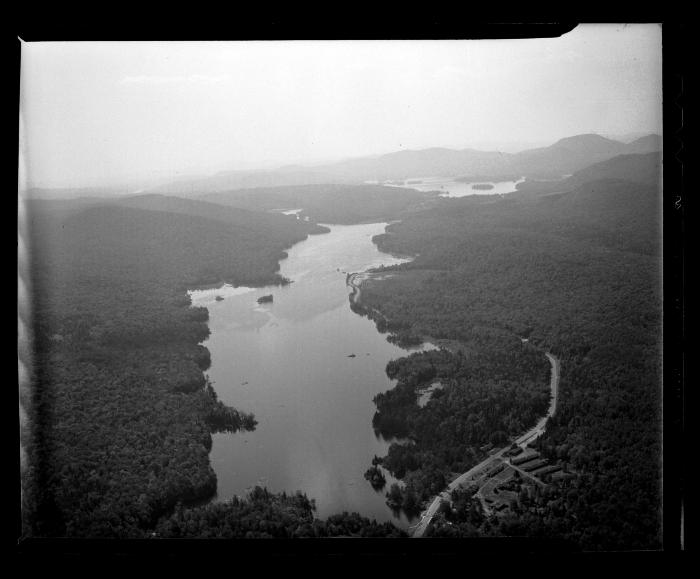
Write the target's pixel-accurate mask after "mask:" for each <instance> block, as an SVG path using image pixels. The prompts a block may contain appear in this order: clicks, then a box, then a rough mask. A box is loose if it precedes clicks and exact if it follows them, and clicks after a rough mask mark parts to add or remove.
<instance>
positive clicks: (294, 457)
mask: <svg viewBox="0 0 700 579" xmlns="http://www.w3.org/2000/svg"><path fill="white" fill-rule="evenodd" d="M385 226H386V224H385V223H373V224H363V225H352V226H336V225H333V226H329V227H330V228H331V232H330V233H327V234H322V235H313V236H310V237H309V238H308V239H307V240H305V241H303V242H301V243H298V244H297V245H295V246H294V247H292V248H291V249H290V250H288V254H289V257H288V258H287V259H285V260H283V261H282V262H280V266H281V269H280V273H281V274H282V275H283V276H286V277H288V278H289V279H291V280H293V283H292V284H291V285H289V286H286V287H278V286H270V287H265V288H255V289H252V288H245V287H239V288H233V287H231V286H225V287H223V288H219V289H209V290H199V291H193V292H191V295H192V303H193V305H200V306H205V307H207V308H208V309H209V327H210V329H211V336H210V337H209V338H208V340H207V341H206V342H204V345H205V346H206V347H207V348H208V349H209V350H210V352H211V358H212V365H211V368H210V369H209V371H208V374H209V377H210V378H211V380H212V381H213V382H214V388H215V389H216V391H217V393H218V395H219V398H220V399H221V400H222V401H224V402H225V403H227V404H230V405H231V406H234V407H236V408H238V409H240V410H243V411H246V412H252V413H254V414H255V417H256V419H257V420H258V425H257V428H256V430H255V431H254V432H246V433H235V434H216V435H214V437H213V447H212V451H211V455H210V456H211V462H212V466H213V468H214V470H215V471H216V474H217V478H218V491H217V498H218V500H225V499H227V498H230V497H232V496H234V495H238V496H243V495H245V493H246V491H247V490H249V489H250V488H251V487H252V486H254V485H256V484H259V485H264V486H267V488H268V489H270V490H271V491H275V492H278V491H287V492H294V491H296V490H301V491H303V492H305V493H306V494H307V495H308V496H309V497H310V498H313V499H315V500H316V505H317V512H316V515H317V516H318V517H320V518H326V517H327V516H328V515H331V514H334V513H339V512H342V511H349V512H352V511H357V512H359V513H360V514H362V515H364V516H367V517H370V518H375V519H377V520H378V521H388V520H391V521H393V522H394V523H395V524H396V525H397V526H400V527H404V528H405V527H406V526H407V525H408V521H407V520H406V519H405V517H403V516H401V517H397V516H396V515H394V514H393V513H392V512H391V510H390V509H389V508H388V507H387V506H386V504H385V502H384V501H385V497H384V493H385V492H386V491H387V490H388V487H389V485H390V484H391V483H392V482H394V479H393V478H392V477H390V476H389V475H388V473H386V472H385V475H386V476H387V487H386V489H384V491H382V492H379V493H377V492H375V491H374V490H373V489H372V487H371V486H370V484H369V482H368V481H366V480H365V479H364V476H363V475H364V472H365V471H366V470H367V469H368V468H369V467H370V465H371V461H372V458H373V457H374V455H378V456H383V455H385V454H386V452H387V449H388V446H389V442H387V441H385V440H383V439H381V438H378V437H377V436H375V434H374V431H373V429H372V416H373V415H374V412H375V410H376V407H375V405H374V403H373V402H372V398H373V397H374V396H375V395H376V394H377V393H379V392H384V391H386V390H389V389H390V388H392V387H393V385H394V383H393V382H392V381H390V380H389V379H388V378H387V376H386V373H385V368H386V364H387V362H388V361H389V360H391V359H395V358H399V357H401V356H405V355H407V354H408V353H409V351H408V350H405V349H403V348H399V347H398V346H395V345H393V344H390V343H389V342H387V341H386V335H383V334H380V333H379V332H377V330H376V326H375V324H374V322H372V321H371V320H369V319H367V318H365V317H362V316H359V315H357V314H355V313H354V312H352V310H351V309H350V303H349V299H348V296H349V294H350V288H349V287H347V286H346V283H345V279H346V273H345V272H358V271H363V270H366V269H368V268H371V267H377V266H379V265H382V264H384V265H391V264H395V263H401V262H403V261H406V260H405V259H399V258H395V257H392V256H390V255H387V254H384V253H381V252H380V251H379V250H378V249H377V247H376V246H375V245H374V244H373V243H372V237H373V236H374V235H377V234H379V233H383V232H384V229H385ZM267 294H272V295H273V300H274V301H273V302H272V303H266V304H258V303H257V298H258V297H260V296H262V295H267ZM216 296H221V297H223V298H224V300H223V301H216V299H215V298H216ZM432 347H433V346H431V345H424V346H422V347H420V348H414V349H412V350H411V351H415V350H417V349H428V348H432ZM351 354H355V357H349V356H350V355H351Z"/></svg>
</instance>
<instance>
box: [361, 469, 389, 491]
mask: <svg viewBox="0 0 700 579" xmlns="http://www.w3.org/2000/svg"><path fill="white" fill-rule="evenodd" d="M365 478H366V479H367V480H368V481H369V483H370V484H371V485H372V488H373V489H374V490H375V491H380V490H382V489H383V488H384V487H385V486H386V477H385V476H384V474H383V473H382V471H381V470H380V469H379V467H378V466H377V465H375V464H373V465H372V466H371V467H369V468H368V469H367V472H365Z"/></svg>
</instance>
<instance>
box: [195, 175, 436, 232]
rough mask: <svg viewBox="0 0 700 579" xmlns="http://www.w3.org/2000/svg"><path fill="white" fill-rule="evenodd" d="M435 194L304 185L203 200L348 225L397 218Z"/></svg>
mask: <svg viewBox="0 0 700 579" xmlns="http://www.w3.org/2000/svg"><path fill="white" fill-rule="evenodd" d="M435 195H436V194H432V195H431V194H430V193H423V192H420V191H416V190H415V189H405V188H401V187H383V186H381V185H304V186H300V187H270V188H262V187H261V188H257V189H240V190H235V191H227V192H223V193H210V194H207V195H203V196H202V199H204V200H206V201H211V202H213V203H218V204H221V205H228V206H232V207H238V208H243V209H252V210H272V209H303V212H302V213H301V216H302V217H308V218H309V219H310V220H311V221H316V222H318V223H338V224H346V225H347V224H352V223H362V222H366V221H382V220H390V219H395V218H396V217H397V216H399V215H400V214H401V212H403V211H405V210H406V209H408V208H409V207H411V206H413V205H415V204H416V203H419V202H421V201H423V200H425V199H429V198H431V197H434V196H435Z"/></svg>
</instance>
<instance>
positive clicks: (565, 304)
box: [361, 156, 661, 549]
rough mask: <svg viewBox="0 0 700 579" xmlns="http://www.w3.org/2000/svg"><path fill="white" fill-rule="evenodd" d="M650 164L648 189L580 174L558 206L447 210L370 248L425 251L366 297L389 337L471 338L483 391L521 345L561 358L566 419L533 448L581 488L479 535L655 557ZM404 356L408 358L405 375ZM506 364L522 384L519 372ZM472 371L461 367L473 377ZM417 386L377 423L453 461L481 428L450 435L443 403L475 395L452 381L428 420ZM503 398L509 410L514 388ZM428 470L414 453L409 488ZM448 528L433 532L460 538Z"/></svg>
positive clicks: (656, 429) (656, 415) (656, 424)
mask: <svg viewBox="0 0 700 579" xmlns="http://www.w3.org/2000/svg"><path fill="white" fill-rule="evenodd" d="M647 159H648V160H649V162H650V163H651V166H650V167H647V170H646V173H645V174H646V175H647V176H648V177H649V178H648V179H645V181H647V182H646V183H644V184H643V183H639V182H633V181H630V180H625V179H620V178H616V179H612V180H611V179H609V176H610V175H611V174H612V173H615V172H616V173H617V174H618V175H619V174H622V173H624V172H625V171H626V170H627V169H626V168H625V167H621V166H618V167H616V168H615V171H612V169H611V167H610V166H609V165H608V166H606V167H603V169H605V170H591V171H587V172H582V173H581V174H582V175H584V176H585V177H586V178H587V179H589V180H587V181H585V182H583V183H580V184H578V186H577V187H575V188H573V189H572V190H570V191H568V192H564V193H560V194H557V195H549V196H541V197H537V198H535V199H529V198H527V197H522V196H518V195H510V196H506V197H504V198H499V199H484V198H462V199H446V200H444V202H440V203H439V204H437V205H436V206H435V207H433V208H431V209H428V210H426V211H423V212H420V213H416V214H414V215H412V216H408V217H406V218H405V219H404V220H403V222H402V223H398V224H394V225H391V226H389V228H388V231H387V233H386V234H384V235H380V236H377V237H376V238H375V240H376V242H377V243H378V245H379V247H380V248H381V249H383V250H385V251H393V252H397V253H403V254H405V253H410V254H414V255H417V257H416V259H415V260H414V261H413V262H411V263H407V264H402V265H400V266H395V267H393V268H390V269H391V270H392V274H393V275H391V276H390V277H388V278H386V279H382V280H381V281H379V280H376V279H370V280H368V281H367V282H365V283H364V284H363V287H362V300H361V303H362V304H363V306H364V307H366V308H374V309H377V310H379V311H381V313H382V314H383V315H385V316H386V317H387V318H388V320H389V322H388V323H386V322H384V321H380V322H379V323H380V325H382V326H384V327H385V328H386V329H389V330H390V331H392V332H394V333H395V334H397V335H398V337H399V338H400V339H403V340H406V341H409V342H410V341H414V340H415V339H416V337H418V336H432V337H434V338H441V339H449V340H457V341H459V342H462V343H463V344H465V345H466V347H467V348H468V350H469V351H470V352H471V355H472V356H473V360H479V359H480V360H483V362H482V364H483V365H484V366H482V367H480V368H479V379H478V381H477V383H479V384H482V385H483V384H487V383H488V378H487V377H488V376H489V374H490V375H492V376H493V381H494V383H500V376H501V375H502V373H503V372H504V370H505V371H507V370H508V369H509V368H510V366H508V365H507V364H505V365H504V364H503V360H502V358H503V357H504V356H505V355H506V353H508V352H512V351H513V350H514V348H515V347H516V345H517V347H520V344H518V342H519V340H518V337H527V338H529V340H530V343H532V344H534V345H536V346H539V347H541V348H543V349H546V350H549V351H551V352H553V353H554V354H555V355H556V356H557V357H559V358H560V359H561V384H560V393H559V405H558V409H557V413H556V415H555V416H554V418H553V419H551V420H550V423H549V425H548V428H547V432H546V434H545V436H544V437H543V438H542V439H540V440H539V441H538V443H537V446H538V448H539V449H540V451H541V452H542V453H543V454H544V455H545V456H546V457H547V458H550V459H551V460H553V461H559V462H560V463H561V464H564V465H566V468H567V469H568V470H569V471H570V472H571V473H572V474H573V475H574V476H573V477H572V478H569V479H568V480H562V481H560V482H556V483H552V485H551V486H550V489H551V490H550V491H549V492H548V493H547V494H546V495H545V496H542V497H539V498H538V499H537V501H533V502H529V501H525V502H522V503H521V504H519V505H518V506H517V507H516V508H515V511H514V512H513V513H511V515H512V516H511V517H510V518H508V517H505V518H504V517H501V518H498V519H494V520H491V521H489V522H488V525H487V526H486V528H481V531H480V532H482V533H483V532H486V533H487V534H489V533H493V534H541V535H549V536H560V537H564V538H566V539H571V540H573V541H574V542H576V543H577V544H580V545H581V546H582V547H583V548H586V549H617V548H623V549H629V548H642V549H645V548H655V547H658V546H659V540H660V539H659V537H660V535H659V529H660V513H659V506H660V412H659V408H660V401H661V398H660V394H661V389H660V380H661V374H660V356H661V351H660V331H661V325H660V322H661V287H660V283H661V270H660V192H659V189H658V182H659V181H658V173H656V171H655V167H658V165H657V164H655V163H654V157H653V156H649V157H647ZM637 161H638V160H637ZM619 162H620V163H621V164H622V165H624V164H625V163H628V162H629V159H625V158H624V157H623V158H621V159H620V160H619ZM598 177H602V179H599V178H598ZM370 315H373V314H370ZM423 357H424V358H426V359H427V360H429V359H430V356H429V355H423ZM542 358H543V359H544V357H543V355H542ZM410 360H411V359H410V358H409V359H408V360H407V361H404V362H402V364H404V365H407V367H408V368H409V369H410V368H411V367H412V365H413V363H412V362H410ZM510 360H511V363H513V364H514V367H515V368H518V367H519V368H521V370H522V371H523V372H524V374H523V376H528V374H527V368H528V365H527V364H525V363H524V360H518V359H517V357H511V358H510ZM474 365H475V362H467V363H466V364H465V363H461V364H460V366H461V367H463V368H465V370H466V371H471V370H472V368H474V367H475V366H474ZM530 367H533V366H530ZM533 368H535V367H533ZM536 375H537V374H535V375H533V376H536ZM429 379H432V376H431V377H429ZM411 380H412V381H414V382H415V381H416V380H417V381H421V379H420V376H418V378H411ZM407 384H408V385H409V386H411V384H410V381H409V382H407V381H406V380H399V384H398V386H397V387H396V388H395V389H394V390H393V391H391V392H390V393H387V394H385V395H382V397H381V398H379V399H378V401H377V402H378V416H379V417H382V416H384V415H387V410H388V409H387V406H389V408H390V410H391V415H393V416H394V417H396V419H397V420H396V423H395V424H392V427H393V428H394V429H403V430H402V432H403V433H404V434H407V435H408V436H410V437H414V436H415V437H417V438H418V439H419V441H420V440H422V439H423V438H424V437H425V435H424V434H422V433H423V432H425V431H430V429H431V428H432V429H433V430H432V432H433V433H434V434H433V436H434V439H435V440H433V441H431V445H432V446H433V447H437V448H441V449H442V450H443V453H448V452H449V451H450V449H452V448H455V446H460V445H469V444H471V445H472V446H473V445H474V444H473V442H471V441H472V440H473V438H470V437H472V436H473V430H468V429H464V428H462V429H461V430H460V429H459V428H455V429H451V428H446V426H445V423H444V420H445V416H444V415H443V414H442V413H440V412H439V409H440V406H441V404H442V399H443V398H445V397H448V396H449V397H450V402H451V405H452V411H453V412H454V413H455V414H459V413H460V412H462V413H468V412H470V409H471V408H478V406H474V405H473V402H470V401H469V397H466V398H465V397H464V394H463V393H464V392H467V390H466V389H465V387H463V386H460V385H458V384H448V386H447V388H445V389H443V390H442V391H441V392H442V394H441V395H440V398H438V400H437V401H436V402H435V403H434V402H433V401H431V402H429V403H428V405H426V406H425V407H424V408H418V407H416V405H415V395H414V392H413V391H414V390H415V387H413V386H411V389H410V390H411V391H410V392H409V394H407V395H406V396H405V397H403V398H402V399H401V401H399V399H400V398H401V396H400V393H401V392H402V391H403V390H406V389H407V386H406V385H407ZM505 384H507V382H505ZM476 392H478V391H476ZM493 392H494V394H493V395H495V396H499V395H500V396H501V397H502V398H503V399H504V400H507V399H508V397H507V396H506V394H507V390H506V392H505V393H499V392H498V390H494V391H493ZM531 392H533V393H534V392H536V390H529V389H525V390H522V389H520V390H518V389H514V390H513V394H512V395H511V396H515V398H516V400H520V399H524V397H527V396H531V395H532V394H531ZM433 396H435V395H433ZM392 399H395V400H396V402H395V403H394V404H388V403H389V402H390V401H391V400H392ZM402 408H406V409H407V410H402ZM477 419H480V417H479V415H478V414H477V415H476V416H475V417H474V420H477ZM524 419H525V420H527V416H524ZM533 422H534V421H533ZM503 430H504V431H506V432H507V429H506V428H503ZM481 441H483V443H486V442H488V440H487V439H486V437H485V436H484V437H482V439H481ZM481 441H480V442H481ZM395 447H396V448H395ZM407 452H408V453H412V452H413V451H412V450H403V449H400V448H398V445H393V446H392V447H391V449H390V452H389V456H388V458H387V459H385V463H386V464H387V465H388V466H389V467H390V468H394V467H393V465H394V464H396V462H395V461H394V459H393V456H394V455H399V454H405V453H407ZM435 455H436V453H433V454H432V456H435ZM438 456H439V455H438ZM467 456H468V455H467ZM439 460H442V463H443V464H444V465H449V464H450V461H449V459H448V458H444V459H443V458H441V459H439ZM476 460H477V458H476V457H474V459H473V460H472V461H471V463H475V462H476ZM465 466H469V465H465ZM412 469H415V472H409V471H411V470H412ZM433 469H434V465H432V464H430V463H429V461H427V460H426V459H425V458H422V459H421V458H420V457H419V459H418V460H415V461H413V462H412V463H411V464H410V466H409V467H407V469H406V471H407V472H406V474H405V476H406V478H407V479H409V480H410V479H411V478H422V477H423V476H424V472H425V471H431V470H433ZM465 508H466V507H465ZM465 524H466V523H465ZM448 527H449V525H443V526H441V527H438V528H434V529H433V530H432V533H433V534H436V533H437V534H440V533H448V534H449V533H453V532H454V528H452V530H449V529H448ZM465 529H466V527H465ZM472 530H473V529H472ZM465 533H466V530H465ZM466 534H468V533H466Z"/></svg>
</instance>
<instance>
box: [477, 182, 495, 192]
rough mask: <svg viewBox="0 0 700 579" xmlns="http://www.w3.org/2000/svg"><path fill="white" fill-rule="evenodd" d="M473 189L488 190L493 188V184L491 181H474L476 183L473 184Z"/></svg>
mask: <svg viewBox="0 0 700 579" xmlns="http://www.w3.org/2000/svg"><path fill="white" fill-rule="evenodd" d="M472 189H478V190H479V191H488V190H489V189H493V185H491V183H474V185H472Z"/></svg>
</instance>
